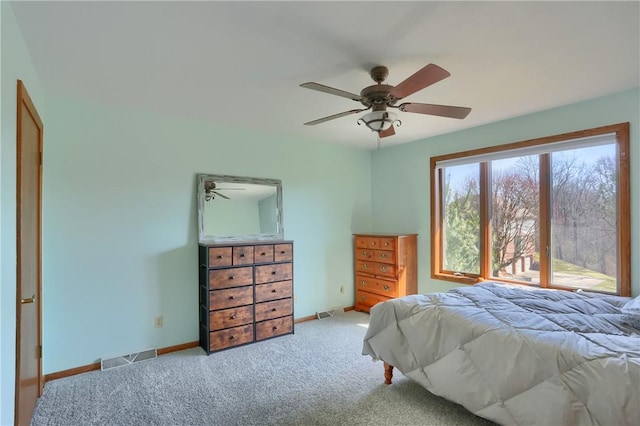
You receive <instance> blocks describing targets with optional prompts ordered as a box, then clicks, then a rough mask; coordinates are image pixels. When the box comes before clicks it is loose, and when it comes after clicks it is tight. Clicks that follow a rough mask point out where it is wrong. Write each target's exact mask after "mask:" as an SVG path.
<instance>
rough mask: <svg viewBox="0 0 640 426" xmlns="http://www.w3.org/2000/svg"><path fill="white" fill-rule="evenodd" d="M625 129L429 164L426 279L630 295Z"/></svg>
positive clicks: (474, 153) (476, 152) (498, 148)
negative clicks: (429, 235) (428, 268)
mask: <svg viewBox="0 0 640 426" xmlns="http://www.w3.org/2000/svg"><path fill="white" fill-rule="evenodd" d="M628 152H629V123H622V124H616V125H612V126H605V127H599V128H595V129H589V130H584V131H579V132H573V133H568V134H563V135H556V136H550V137H546V138H541V139H535V140H529V141H524V142H517V143H512V144H507V145H503V146H495V147H490V148H483V149H478V150H472V151H466V152H460V153H456V154H449V155H443V156H439V157H433V158H431V176H432V180H431V229H432V250H431V253H432V277H433V278H438V279H445V280H450V281H456V282H461V283H475V282H477V281H480V280H483V279H487V280H495V281H505V282H513V283H519V284H528V285H533V286H539V287H543V288H560V289H574V290H575V289H577V288H580V289H582V290H584V291H595V292H604V293H612V294H619V295H622V296H630V295H631V282H630V281H631V274H630V260H631V254H630V250H631V249H630V247H631V241H630V240H631V236H630V201H629V198H630V189H629V155H628Z"/></svg>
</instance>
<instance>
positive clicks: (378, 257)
mask: <svg viewBox="0 0 640 426" xmlns="http://www.w3.org/2000/svg"><path fill="white" fill-rule="evenodd" d="M371 260H373V261H374V262H380V263H389V264H395V263H396V252H395V251H390V250H373V258H372V259H371Z"/></svg>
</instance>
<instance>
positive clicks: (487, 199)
mask: <svg viewBox="0 0 640 426" xmlns="http://www.w3.org/2000/svg"><path fill="white" fill-rule="evenodd" d="M490 164H491V163H490V162H482V163H480V188H479V189H480V276H481V277H484V278H488V277H491V275H492V271H491V269H492V267H491V246H492V244H491V207H490V205H491V195H490V194H491V167H490Z"/></svg>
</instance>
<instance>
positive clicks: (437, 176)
mask: <svg viewBox="0 0 640 426" xmlns="http://www.w3.org/2000/svg"><path fill="white" fill-rule="evenodd" d="M605 134H615V138H616V156H617V158H616V161H617V179H618V181H617V182H618V185H617V201H616V207H617V222H618V234H617V250H618V258H617V274H618V275H617V277H616V278H617V284H618V287H617V292H616V293H615V294H617V295H620V296H631V188H630V167H629V162H630V158H629V123H628V122H625V123H618V124H612V125H608V126H601V127H596V128H592V129H586V130H579V131H575V132H569V133H562V134H558V135H553V136H546V137H542V138H536V139H529V140H524V141H520V142H513V143H507V144H503V145H495V146H490V147H486V148H479V149H473V150H468V151H461V152H456V153H451V154H445V155H439V156H435V157H431V159H430V177H431V179H430V180H431V182H430V185H431V197H430V198H431V199H430V213H431V278H434V279H438V280H445V281H451V282H456V283H460V284H476V283H478V282H481V281H485V280H487V281H489V280H490V281H500V282H506V283H512V284H521V285H527V284H526V283H524V282H522V281H515V280H509V279H504V278H497V277H492V276H491V250H490V249H489V248H490V244H488V243H489V242H490V241H491V227H490V217H489V213H490V210H489V204H490V202H491V200H490V194H489V188H490V171H489V164H488V163H487V162H483V161H481V160H479V161H478V162H479V164H480V181H479V190H480V273H479V274H470V273H464V274H461V273H459V272H455V271H447V270H444V269H443V267H442V266H443V238H442V237H443V235H442V228H443V222H442V221H443V208H444V206H443V205H442V204H443V203H442V188H443V183H444V180H443V173H442V168H438V167H437V163H438V162H442V161H445V160H452V159H456V158H462V157H472V156H480V155H483V156H486V155H491V154H496V153H504V152H506V151H513V150H518V149H523V148H530V147H534V146H541V145H545V144H552V143H557V142H563V141H569V140H573V139H582V138H589V137H593V136H599V135H605ZM516 155H517V154H516ZM539 155H540V156H543V157H549V155H550V154H548V153H542V154H539ZM514 156H515V155H514ZM547 159H548V158H547ZM549 164H550V162H549V161H541V164H540V212H541V213H540V214H541V216H542V218H545V219H547V220H540V242H541V244H540V245H541V247H547V246H549V243H550V237H551V226H550V221H549V211H550V207H551V206H550V197H551V194H550V191H551V188H550V186H551V184H550V177H549V174H550V170H549V167H548V166H549ZM547 257H548V256H547ZM541 263H542V260H541ZM544 263H545V267H541V268H540V284H539V287H541V288H553V289H562V290H570V291H575V290H576V289H575V288H571V287H562V286H558V285H552V284H551V283H550V282H549V279H550V276H549V275H550V270H551V268H550V265H548V263H550V260H549V259H545V260H544ZM541 266H542V265H541ZM534 286H535V287H538V285H534ZM590 291H592V290H590ZM594 292H596V291H594ZM603 293H606V294H612V293H609V292H603Z"/></svg>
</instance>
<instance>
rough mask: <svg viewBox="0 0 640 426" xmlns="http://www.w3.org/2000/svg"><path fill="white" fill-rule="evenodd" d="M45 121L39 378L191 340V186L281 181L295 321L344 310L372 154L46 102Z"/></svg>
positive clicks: (365, 215) (365, 222)
mask: <svg viewBox="0 0 640 426" xmlns="http://www.w3.org/2000/svg"><path fill="white" fill-rule="evenodd" d="M47 109H48V114H47V123H46V128H47V131H46V139H45V147H44V213H43V229H44V231H43V232H44V235H43V252H44V259H43V287H44V290H43V291H44V295H43V303H44V310H43V315H44V370H45V373H49V372H55V371H61V370H65V369H69V368H73V367H78V366H81V365H86V364H91V363H94V362H97V361H98V360H99V358H101V357H103V356H113V355H118V354H123V353H129V352H132V351H138V350H141V349H145V348H162V347H167V346H171V345H177V344H182V343H186V342H192V341H196V340H198V308H197V306H198V292H197V290H198V260H197V257H198V255H197V242H198V227H197V210H196V175H197V174H198V173H209V174H221V175H236V176H250V177H262V178H272V179H281V180H282V187H283V210H284V231H285V235H284V236H285V238H286V239H291V240H294V259H295V262H294V285H295V290H294V291H295V293H296V294H297V296H298V301H297V302H296V303H295V305H294V309H295V317H296V318H299V317H305V316H309V315H314V314H315V313H316V311H318V310H320V309H324V308H327V307H332V306H352V305H353V300H354V292H353V284H352V283H353V261H352V238H351V234H352V233H354V232H359V231H368V230H369V227H370V223H371V219H370V215H369V212H370V209H371V170H370V167H371V159H370V158H371V156H370V152H368V151H363V150H355V149H351V148H345V147H339V146H337V145H334V144H327V143H317V142H312V141H304V140H294V139H291V138H289V137H287V136H283V137H275V136H265V135H264V134H262V133H257V132H255V133H252V132H249V131H244V130H239V129H231V128H227V127H224V126H220V125H214V124H207V123H203V122H197V121H191V120H188V119H180V118H176V117H167V116H160V115H154V114H152V113H145V112H140V111H136V110H129V109H127V108H122V107H119V106H118V107H116V106H113V107H111V106H106V105H96V104H92V103H88V102H80V101H73V100H68V99H63V98H60V97H54V96H49V97H47ZM342 285H344V286H345V289H346V291H345V293H344V294H341V293H340V291H339V289H340V286H342ZM156 315H163V316H164V327H163V328H160V329H156V328H154V327H153V318H154V317H155V316H156Z"/></svg>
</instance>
